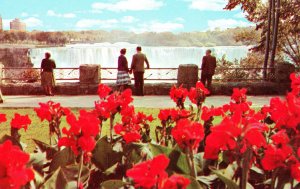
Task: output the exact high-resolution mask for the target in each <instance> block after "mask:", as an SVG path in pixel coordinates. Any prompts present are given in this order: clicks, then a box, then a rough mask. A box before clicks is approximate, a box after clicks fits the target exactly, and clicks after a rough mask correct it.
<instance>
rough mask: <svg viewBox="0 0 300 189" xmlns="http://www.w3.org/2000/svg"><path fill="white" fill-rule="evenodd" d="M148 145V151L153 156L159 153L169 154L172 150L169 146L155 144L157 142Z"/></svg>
mask: <svg viewBox="0 0 300 189" xmlns="http://www.w3.org/2000/svg"><path fill="white" fill-rule="evenodd" d="M149 147H150V151H151V152H152V154H153V157H155V156H158V155H160V154H165V155H166V156H169V155H170V154H171V152H172V149H171V148H168V147H165V146H161V145H157V144H152V143H150V144H149Z"/></svg>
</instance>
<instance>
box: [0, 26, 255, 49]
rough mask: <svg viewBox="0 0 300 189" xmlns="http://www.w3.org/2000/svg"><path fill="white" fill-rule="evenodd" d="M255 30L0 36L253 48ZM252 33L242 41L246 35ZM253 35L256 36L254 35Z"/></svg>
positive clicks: (3, 38)
mask: <svg viewBox="0 0 300 189" xmlns="http://www.w3.org/2000/svg"><path fill="white" fill-rule="evenodd" d="M253 31H255V28H253V27H252V28H251V27H248V28H234V29H227V30H218V29H216V30H214V31H206V32H183V33H178V34H175V33H171V32H162V33H156V32H145V33H140V34H137V33H133V32H126V31H119V30H113V31H102V30H98V31H96V30H95V31H93V30H92V31H58V32H43V31H32V32H12V31H2V32H0V43H22V44H24V43H27V44H28V43H29V44H44V45H65V44H68V43H77V42H78V43H95V42H99V43H100V42H110V43H115V42H128V43H135V44H140V45H144V46H184V47H191V46H196V47H202V46H238V45H252V44H256V42H257V41H258V40H259V35H260V34H259V33H260V32H258V31H257V32H253ZM247 33H252V35H251V37H250V38H251V39H250V38H249V37H246V38H245V39H242V38H243V35H244V34H247ZM253 33H254V35H253Z"/></svg>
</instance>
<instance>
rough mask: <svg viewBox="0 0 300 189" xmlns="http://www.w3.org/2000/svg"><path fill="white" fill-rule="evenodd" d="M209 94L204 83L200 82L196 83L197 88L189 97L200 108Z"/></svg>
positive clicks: (191, 91)
mask: <svg viewBox="0 0 300 189" xmlns="http://www.w3.org/2000/svg"><path fill="white" fill-rule="evenodd" d="M209 93H210V92H209V90H208V89H207V88H205V86H204V85H203V84H202V82H200V81H198V82H197V83H196V88H194V87H192V88H191V89H190V91H189V94H188V96H189V99H190V100H191V102H192V103H193V104H196V105H197V106H200V105H201V104H202V103H203V102H204V100H205V97H206V95H208V94H209Z"/></svg>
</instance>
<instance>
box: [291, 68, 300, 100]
mask: <svg viewBox="0 0 300 189" xmlns="http://www.w3.org/2000/svg"><path fill="white" fill-rule="evenodd" d="M290 79H291V80H292V83H291V88H292V93H293V94H295V95H299V93H300V77H299V76H297V75H296V74H295V73H292V74H291V75H290Z"/></svg>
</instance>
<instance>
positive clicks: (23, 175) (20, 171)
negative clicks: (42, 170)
mask: <svg viewBox="0 0 300 189" xmlns="http://www.w3.org/2000/svg"><path fill="white" fill-rule="evenodd" d="M29 159H30V156H29V154H26V153H24V152H22V151H21V150H20V149H19V147H18V146H13V144H12V142H11V141H6V142H4V143H3V144H0V188H1V189H19V188H21V187H22V186H25V185H26V184H27V183H28V182H30V181H31V180H33V179H34V173H33V171H32V169H30V168H27V166H26V164H27V163H28V162H29Z"/></svg>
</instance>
